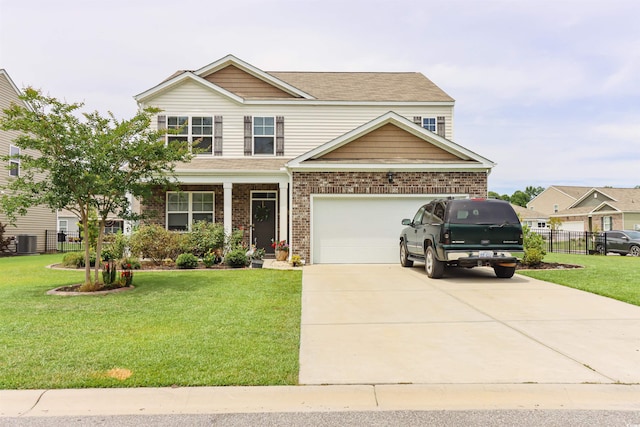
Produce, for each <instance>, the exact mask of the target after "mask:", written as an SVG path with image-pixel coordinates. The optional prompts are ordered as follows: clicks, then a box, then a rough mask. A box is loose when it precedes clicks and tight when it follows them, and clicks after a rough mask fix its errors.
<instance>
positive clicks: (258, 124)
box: [253, 117, 276, 156]
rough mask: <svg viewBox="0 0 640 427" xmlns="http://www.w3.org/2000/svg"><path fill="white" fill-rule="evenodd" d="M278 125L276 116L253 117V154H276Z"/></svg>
mask: <svg viewBox="0 0 640 427" xmlns="http://www.w3.org/2000/svg"><path fill="white" fill-rule="evenodd" d="M275 139H276V126H275V118H274V117H254V118H253V154H254V155H261V154H263V155H271V156H273V155H274V154H275V148H276V144H275Z"/></svg>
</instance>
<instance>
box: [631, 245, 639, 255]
mask: <svg viewBox="0 0 640 427" xmlns="http://www.w3.org/2000/svg"><path fill="white" fill-rule="evenodd" d="M629 254H630V255H631V256H640V246H631V247H630V248H629Z"/></svg>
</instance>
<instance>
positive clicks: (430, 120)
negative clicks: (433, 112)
mask: <svg viewBox="0 0 640 427" xmlns="http://www.w3.org/2000/svg"><path fill="white" fill-rule="evenodd" d="M422 127H423V128H425V129H426V130H429V131H431V132H433V133H435V132H436V130H437V125H436V118H435V117H423V118H422Z"/></svg>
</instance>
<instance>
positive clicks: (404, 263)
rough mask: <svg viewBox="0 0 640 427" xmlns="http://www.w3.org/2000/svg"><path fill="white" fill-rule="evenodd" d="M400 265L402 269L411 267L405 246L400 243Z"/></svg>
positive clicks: (411, 262)
mask: <svg viewBox="0 0 640 427" xmlns="http://www.w3.org/2000/svg"><path fill="white" fill-rule="evenodd" d="M400 265H401V266H403V267H413V261H411V260H410V259H409V258H408V254H407V245H406V244H405V243H404V242H403V241H402V242H400Z"/></svg>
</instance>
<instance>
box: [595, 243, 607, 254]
mask: <svg viewBox="0 0 640 427" xmlns="http://www.w3.org/2000/svg"><path fill="white" fill-rule="evenodd" d="M596 252H597V253H599V254H600V255H606V254H605V253H604V245H603V244H601V243H598V244H597V245H596Z"/></svg>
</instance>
